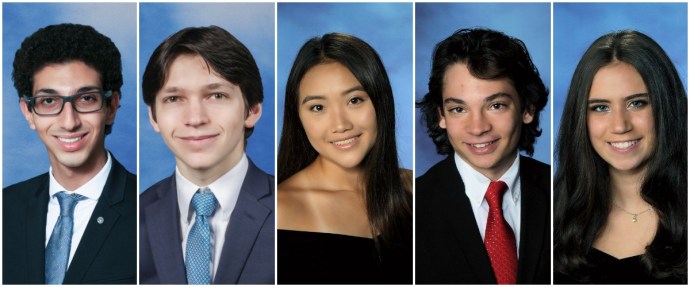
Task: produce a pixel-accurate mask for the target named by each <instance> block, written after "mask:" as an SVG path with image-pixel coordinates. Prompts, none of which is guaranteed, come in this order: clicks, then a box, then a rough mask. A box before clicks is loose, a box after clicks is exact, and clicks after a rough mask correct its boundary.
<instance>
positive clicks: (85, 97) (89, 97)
mask: <svg viewBox="0 0 690 287" xmlns="http://www.w3.org/2000/svg"><path fill="white" fill-rule="evenodd" d="M99 99H100V95H99V94H98V93H86V94H81V95H79V96H77V100H78V101H79V102H83V103H95V102H99Z"/></svg>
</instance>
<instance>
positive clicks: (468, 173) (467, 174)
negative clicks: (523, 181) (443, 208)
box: [455, 153, 520, 256]
mask: <svg viewBox="0 0 690 287" xmlns="http://www.w3.org/2000/svg"><path fill="white" fill-rule="evenodd" d="M455 165H456V167H457V168H458V172H460V176H461V177H462V181H463V182H464V184H465V194H466V195H467V198H469V200H470V204H471V205H472V212H473V213H474V219H475V220H477V227H478V228H479V233H480V234H481V235H482V240H483V239H484V233H485V232H486V221H487V218H488V217H489V203H488V202H486V199H484V194H485V193H486V190H487V189H488V188H489V183H491V180H490V179H489V178H488V177H486V176H484V175H483V174H481V173H480V172H478V171H476V170H474V169H473V168H472V166H470V165H469V164H468V163H466V162H465V161H464V160H463V159H462V158H460V156H458V154H457V153H455ZM519 171H520V154H519V153H518V154H517V155H516V158H515V160H514V161H513V164H512V165H511V166H510V168H508V170H507V171H506V172H505V173H504V174H503V175H502V176H501V177H500V178H499V180H500V181H503V182H505V183H506V185H508V191H506V193H504V194H503V203H502V207H503V217H504V218H505V220H506V222H508V225H510V227H511V228H512V229H513V233H514V234H515V243H516V247H517V250H520V172H519ZM519 253H520V252H518V256H519Z"/></svg>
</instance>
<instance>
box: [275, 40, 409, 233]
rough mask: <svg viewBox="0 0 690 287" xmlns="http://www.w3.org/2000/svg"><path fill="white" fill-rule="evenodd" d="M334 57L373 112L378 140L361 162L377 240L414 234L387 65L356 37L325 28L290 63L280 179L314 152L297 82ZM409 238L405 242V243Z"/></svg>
mask: <svg viewBox="0 0 690 287" xmlns="http://www.w3.org/2000/svg"><path fill="white" fill-rule="evenodd" d="M329 62H338V63H340V64H342V65H344V66H345V67H347V68H348V69H349V70H350V72H352V74H353V75H354V76H355V78H357V80H358V81H359V82H360V83H361V84H362V87H363V88H364V90H365V91H366V92H367V94H368V95H369V97H370V99H371V101H372V104H373V106H374V110H375V112H376V126H377V134H376V142H375V143H374V146H373V147H372V148H371V150H370V151H369V153H368V154H367V156H365V158H364V159H363V161H362V163H361V164H360V165H361V166H362V167H363V170H364V177H365V179H364V180H365V190H366V209H367V214H368V217H369V224H370V226H371V228H372V232H373V234H378V235H380V239H381V240H378V239H377V238H376V237H375V239H376V240H377V241H376V242H377V245H378V244H381V243H382V244H387V245H395V244H396V242H401V241H409V240H411V236H412V194H411V192H410V191H407V190H405V188H404V185H403V183H402V180H401V175H400V167H399V165H398V152H397V148H396V143H395V105H394V103H393V91H392V89H391V85H390V82H389V80H388V76H387V74H386V70H385V68H384V66H383V63H382V62H381V59H380V58H379V56H378V54H377V53H376V51H375V50H374V49H373V48H372V47H371V46H369V44H367V43H365V42H364V41H362V40H360V39H359V38H357V37H354V36H351V35H347V34H341V33H329V34H325V35H323V36H322V37H320V38H318V37H317V38H312V39H310V40H309V41H307V42H306V43H305V44H304V45H303V46H302V48H301V49H300V51H299V53H298V54H297V58H296V59H295V62H294V63H293V65H292V70H291V71H290V76H289V77H288V81H287V87H286V92H285V112H284V118H283V132H282V137H281V139H280V147H279V150H278V183H281V182H283V181H285V180H286V179H288V178H289V177H290V176H292V175H294V174H295V173H297V172H298V171H300V170H302V169H304V168H305V167H306V166H308V165H309V164H311V163H312V162H313V161H314V160H315V159H316V157H317V156H318V154H317V152H316V150H314V148H313V147H312V146H311V144H310V143H309V140H308V139H307V135H306V133H305V131H304V127H303V125H302V122H301V120H300V118H299V114H298V105H299V104H298V98H299V95H298V92H299V85H300V82H301V81H302V77H304V74H305V73H306V72H307V71H308V70H309V69H311V68H312V67H314V66H316V65H318V64H322V63H329ZM405 243H407V242H405Z"/></svg>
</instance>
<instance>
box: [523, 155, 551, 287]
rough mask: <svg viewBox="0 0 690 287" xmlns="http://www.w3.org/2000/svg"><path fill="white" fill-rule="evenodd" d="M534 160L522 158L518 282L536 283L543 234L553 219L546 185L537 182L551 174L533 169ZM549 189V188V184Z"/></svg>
mask: <svg viewBox="0 0 690 287" xmlns="http://www.w3.org/2000/svg"><path fill="white" fill-rule="evenodd" d="M530 160H531V159H528V158H525V157H521V159H520V188H521V193H522V207H521V209H522V212H521V214H520V216H521V225H520V230H521V235H520V242H521V244H520V260H519V265H518V283H519V282H534V279H535V278H534V277H535V275H536V273H537V267H538V266H537V265H538V263H539V260H540V258H541V256H540V253H541V252H543V250H541V249H542V246H543V245H544V242H543V240H544V238H548V236H546V237H545V235H544V233H545V232H549V230H546V228H545V226H547V225H548V224H549V223H548V220H549V218H550V215H549V212H550V211H549V210H548V208H544V207H545V206H550V205H549V202H548V201H549V199H548V198H545V196H544V193H543V192H542V190H543V189H544V187H540V186H538V184H537V183H538V182H540V181H542V180H543V179H540V178H539V177H540V176H547V177H548V176H549V175H548V174H546V175H543V174H537V172H536V171H535V170H534V169H533V168H531V162H530ZM546 188H548V187H546Z"/></svg>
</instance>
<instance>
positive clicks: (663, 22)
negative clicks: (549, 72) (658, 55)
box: [553, 3, 688, 171]
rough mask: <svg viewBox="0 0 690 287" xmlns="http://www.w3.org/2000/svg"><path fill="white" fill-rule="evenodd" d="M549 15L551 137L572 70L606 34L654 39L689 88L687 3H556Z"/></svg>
mask: <svg viewBox="0 0 690 287" xmlns="http://www.w3.org/2000/svg"><path fill="white" fill-rule="evenodd" d="M553 13H554V18H553V49H554V54H553V73H554V76H553V82H554V88H553V94H554V95H555V96H554V101H553V129H554V135H558V129H559V128H560V122H561V115H562V113H563V104H564V103H565V98H566V96H567V95H568V87H569V86H570V80H571V78H572V77H573V72H575V67H576V66H577V63H578V62H579V61H580V58H581V57H582V54H584V53H585V51H586V50H587V48H588V47H589V46H590V45H591V44H592V42H594V40H596V39H597V38H599V37H600V36H602V35H604V34H607V33H610V32H614V31H617V30H624V29H634V30H638V31H640V32H642V33H645V34H647V35H648V36H650V37H652V38H653V39H654V40H655V41H656V42H657V43H659V45H661V47H662V48H663V49H664V50H665V51H666V53H667V54H668V55H669V57H670V58H671V61H673V63H674V64H675V65H676V69H677V70H678V73H679V74H680V78H681V80H683V83H684V84H685V87H686V89H687V78H688V73H687V70H688V65H687V63H688V58H687V57H688V5H687V3H554V7H553ZM555 137H556V136H554V145H555V143H556V139H555ZM555 170H556V169H555V166H554V171H555Z"/></svg>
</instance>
